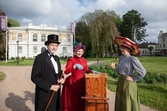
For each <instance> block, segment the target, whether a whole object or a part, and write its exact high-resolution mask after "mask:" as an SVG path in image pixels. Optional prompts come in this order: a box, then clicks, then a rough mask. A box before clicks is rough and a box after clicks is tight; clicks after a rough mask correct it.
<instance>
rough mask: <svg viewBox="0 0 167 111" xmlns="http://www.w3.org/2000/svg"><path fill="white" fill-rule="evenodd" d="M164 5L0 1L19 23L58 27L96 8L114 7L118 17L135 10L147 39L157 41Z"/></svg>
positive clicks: (160, 0)
mask: <svg viewBox="0 0 167 111" xmlns="http://www.w3.org/2000/svg"><path fill="white" fill-rule="evenodd" d="M166 6H167V0H0V7H1V9H2V10H3V11H4V12H5V13H6V15H7V16H8V17H9V18H12V19H14V20H17V21H18V22H19V23H20V25H21V26H26V25H28V23H33V24H34V25H40V24H46V25H47V26H52V25H53V24H56V25H57V26H58V28H61V29H63V28H66V27H67V26H69V25H70V23H71V22H73V21H77V20H78V19H79V18H80V17H81V16H82V15H84V14H85V13H87V12H94V11H95V10H98V9H101V10H104V11H106V10H113V11H115V12H116V14H118V15H120V17H122V15H124V14H126V13H127V11H130V10H132V9H133V10H137V11H138V12H139V13H140V14H141V16H142V17H143V18H144V19H145V21H146V22H147V23H148V25H147V27H146V28H147V34H148V36H147V37H146V40H147V41H148V42H158V40H157V37H158V35H159V32H160V31H161V30H162V31H163V32H167V9H166Z"/></svg>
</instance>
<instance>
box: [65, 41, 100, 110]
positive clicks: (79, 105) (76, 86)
mask: <svg viewBox="0 0 167 111" xmlns="http://www.w3.org/2000/svg"><path fill="white" fill-rule="evenodd" d="M85 49H86V46H85V45H82V44H77V45H76V46H74V52H75V56H74V57H72V58H69V59H68V62H67V64H66V67H65V69H66V70H65V72H64V73H65V74H69V73H71V76H68V77H67V78H66V81H65V83H64V85H63V90H62V102H63V103H62V111H85V100H84V99H82V97H84V96H85V73H98V72H97V71H94V70H90V69H89V68H88V65H87V61H86V59H85V58H83V57H82V55H83V53H84V50H85Z"/></svg>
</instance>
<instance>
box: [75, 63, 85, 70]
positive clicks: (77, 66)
mask: <svg viewBox="0 0 167 111" xmlns="http://www.w3.org/2000/svg"><path fill="white" fill-rule="evenodd" d="M74 66H75V67H76V68H78V69H79V70H82V69H84V68H83V66H82V65H81V64H75V65H74Z"/></svg>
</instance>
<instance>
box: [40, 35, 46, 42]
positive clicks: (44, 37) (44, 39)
mask: <svg viewBox="0 0 167 111" xmlns="http://www.w3.org/2000/svg"><path fill="white" fill-rule="evenodd" d="M45 41H46V35H45V34H42V35H41V42H45Z"/></svg>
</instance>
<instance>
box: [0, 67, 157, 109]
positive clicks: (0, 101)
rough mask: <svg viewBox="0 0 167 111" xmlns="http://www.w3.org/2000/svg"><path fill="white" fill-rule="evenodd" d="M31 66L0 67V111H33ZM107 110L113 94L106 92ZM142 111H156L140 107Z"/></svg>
mask: <svg viewBox="0 0 167 111" xmlns="http://www.w3.org/2000/svg"><path fill="white" fill-rule="evenodd" d="M63 67H64V66H63ZM31 68H32V67H31V66H24V67H20V66H0V72H4V73H5V74H6V79H5V80H4V81H2V82H1V83H0V111H34V89H35V85H34V84H33V83H32V82H31V80H30V74H31ZM108 96H109V109H110V111H113V110H114V99H115V92H111V91H109V90H108ZM141 109H142V111H157V110H154V109H152V108H149V107H146V106H144V105H141Z"/></svg>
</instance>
